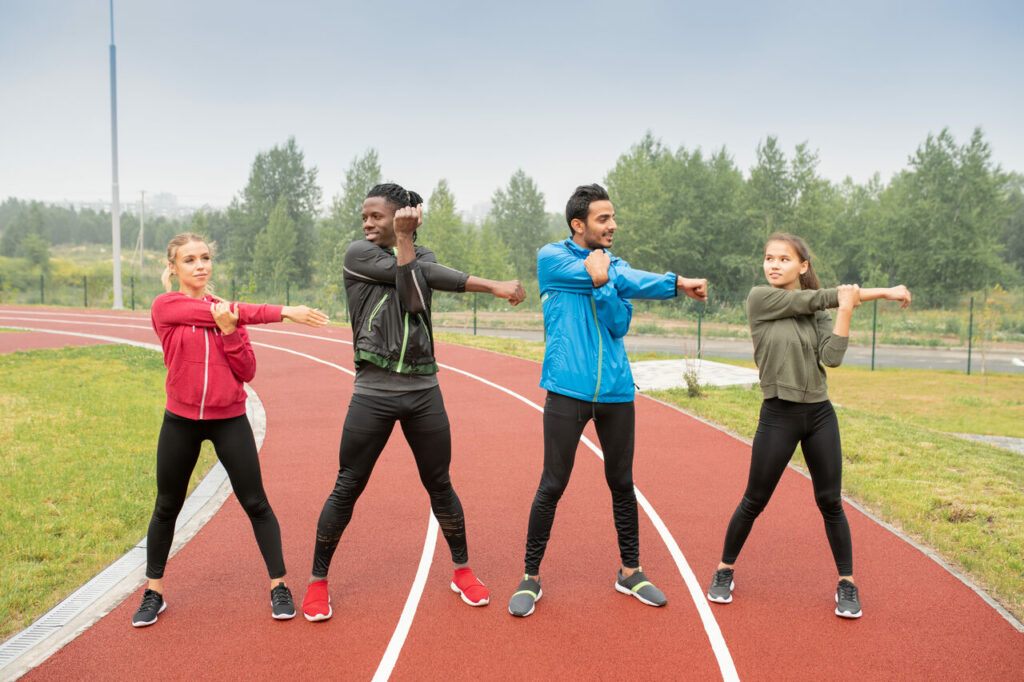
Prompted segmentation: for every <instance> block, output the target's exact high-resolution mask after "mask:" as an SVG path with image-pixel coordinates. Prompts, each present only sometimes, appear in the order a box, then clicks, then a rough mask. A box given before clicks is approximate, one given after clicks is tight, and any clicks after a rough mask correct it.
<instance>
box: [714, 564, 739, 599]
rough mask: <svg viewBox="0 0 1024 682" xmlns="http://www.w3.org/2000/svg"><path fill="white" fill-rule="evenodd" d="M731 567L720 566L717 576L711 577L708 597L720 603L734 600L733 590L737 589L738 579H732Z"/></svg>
mask: <svg viewBox="0 0 1024 682" xmlns="http://www.w3.org/2000/svg"><path fill="white" fill-rule="evenodd" d="M732 572H733V571H732V569H731V568H720V569H718V570H717V571H715V577H714V578H712V579H711V587H709V588H708V599H709V600H710V601H713V602H717V603H719V604H728V603H729V602H731V601H732V591H733V590H734V589H736V581H735V580H733V579H732Z"/></svg>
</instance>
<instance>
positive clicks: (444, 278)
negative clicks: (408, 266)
mask: <svg viewBox="0 0 1024 682" xmlns="http://www.w3.org/2000/svg"><path fill="white" fill-rule="evenodd" d="M430 255H431V258H433V256H434V254H433V253H431V254H430ZM420 271H421V272H422V273H423V279H425V280H426V281H427V286H428V287H430V288H431V289H433V290H434V291H456V292H459V293H462V292H464V291H465V290H466V280H468V279H469V274H468V273H465V272H460V271H458V270H456V269H455V268H450V267H448V266H447V265H441V264H440V263H438V262H437V261H435V260H427V259H426V258H421V259H420Z"/></svg>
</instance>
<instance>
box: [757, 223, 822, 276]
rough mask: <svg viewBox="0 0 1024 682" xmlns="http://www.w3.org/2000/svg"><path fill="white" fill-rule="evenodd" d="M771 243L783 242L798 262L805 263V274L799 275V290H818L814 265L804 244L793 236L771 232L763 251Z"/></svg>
mask: <svg viewBox="0 0 1024 682" xmlns="http://www.w3.org/2000/svg"><path fill="white" fill-rule="evenodd" d="M771 242H783V243H785V244H789V245H790V246H791V247H793V251H794V252H795V253H796V256H797V258H799V259H800V262H801V263H803V262H806V263H807V272H805V273H803V274H801V275H800V288H801V289H820V288H821V283H819V282H818V276H817V275H816V274H814V265H813V264H812V263H811V250H810V249H809V248H808V247H807V242H805V241H804V240H803V239H801V238H800V237H797V236H796V235H795V234H788V233H786V232H773V233H772V236H770V237H768V241H766V242H765V243H764V247H765V249H767V248H768V244H769V243H771Z"/></svg>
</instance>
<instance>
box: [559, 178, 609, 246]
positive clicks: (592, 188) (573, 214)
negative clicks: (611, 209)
mask: <svg viewBox="0 0 1024 682" xmlns="http://www.w3.org/2000/svg"><path fill="white" fill-rule="evenodd" d="M595 201H608V192H607V190H605V188H604V187H602V186H601V185H599V184H597V183H596V182H595V183H594V184H592V185H580V186H579V187H577V188H576V191H575V192H573V193H572V196H571V197H569V201H568V203H566V204H565V222H566V224H567V225H569V236H572V235H573V234H575V233H574V232H573V231H572V221H573V220H576V219H577V218H578V219H580V220H582V221H583V222H587V216H588V215H590V204H592V203H593V202H595Z"/></svg>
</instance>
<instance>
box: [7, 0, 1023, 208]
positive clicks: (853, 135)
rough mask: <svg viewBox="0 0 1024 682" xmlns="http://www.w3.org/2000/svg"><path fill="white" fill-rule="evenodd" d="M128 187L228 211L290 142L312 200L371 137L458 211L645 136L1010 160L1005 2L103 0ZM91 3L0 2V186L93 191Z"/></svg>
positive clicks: (420, 186) (1017, 133)
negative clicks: (982, 142)
mask: <svg viewBox="0 0 1024 682" xmlns="http://www.w3.org/2000/svg"><path fill="white" fill-rule="evenodd" d="M114 12H115V17H114V31H115V39H116V44H117V87H118V125H119V131H118V136H119V137H118V141H119V148H120V189H121V202H122V205H125V204H127V203H129V202H137V201H138V198H139V192H140V190H145V191H146V192H147V195H150V196H151V195H152V194H155V193H158V192H168V193H172V194H175V195H177V197H178V199H179V201H180V202H181V203H183V204H188V205H195V206H198V205H201V204H210V205H213V206H223V205H226V204H227V203H228V202H230V200H231V198H232V197H233V196H234V195H236V194H237V193H238V192H239V191H240V190H241V189H242V188H243V187H244V186H245V183H246V181H247V179H248V173H249V169H250V167H251V164H252V161H253V158H254V156H255V155H256V153H257V152H259V151H263V150H267V149H269V148H271V147H272V146H274V145H275V144H281V143H283V142H284V141H285V140H287V138H288V137H289V136H294V137H295V138H296V141H297V143H298V145H299V147H300V148H301V149H302V150H303V151H304V152H305V155H306V161H307V164H309V165H313V166H316V167H317V168H318V169H319V179H320V185H321V187H322V188H323V192H324V199H325V201H329V200H330V199H331V198H332V197H333V196H334V195H336V194H337V193H338V192H339V191H340V189H341V182H342V179H343V177H344V172H345V169H346V168H347V167H348V165H349V163H350V162H351V161H352V159H353V158H354V157H355V156H356V155H359V154H362V153H363V152H364V151H365V150H366V149H368V148H371V147H372V148H375V149H377V150H378V152H379V153H380V158H381V165H382V167H383V171H384V175H385V177H386V178H387V179H390V180H394V181H396V182H399V183H401V184H403V185H405V186H406V187H408V188H411V189H415V190H417V191H419V192H420V193H421V194H423V195H425V196H427V195H429V193H430V191H431V190H432V188H433V187H434V186H435V185H436V184H437V181H438V180H439V179H441V178H447V179H448V181H449V183H450V185H451V187H452V190H453V191H454V193H455V197H456V201H457V202H458V206H459V208H460V209H462V210H468V209H471V208H472V207H473V206H474V205H475V204H478V203H481V202H485V201H487V200H488V199H489V198H490V196H491V195H492V194H493V192H494V190H495V189H496V188H497V187H499V186H503V185H505V184H506V183H507V182H508V179H509V176H510V175H511V174H512V173H513V172H514V171H515V170H516V169H517V168H522V169H523V170H524V171H525V172H526V173H527V174H528V175H529V176H531V177H532V178H533V179H534V180H535V181H536V182H537V184H538V186H539V187H540V189H541V191H542V192H544V195H545V197H546V200H547V204H548V207H549V209H550V210H556V211H558V210H561V209H562V208H563V207H564V202H565V199H566V198H567V197H568V195H569V194H570V193H571V191H572V189H573V187H575V186H576V185H577V184H580V183H585V182H594V181H600V180H602V179H603V178H604V176H605V174H606V173H607V172H608V171H609V170H610V169H611V168H612V167H613V166H614V164H615V161H616V159H617V158H618V157H619V155H621V154H623V153H625V152H626V151H628V149H629V147H630V145H632V144H634V143H635V142H637V141H638V140H639V139H640V138H641V136H642V135H643V134H644V132H645V131H646V130H651V131H652V132H653V133H654V134H655V136H657V137H659V138H661V139H662V140H663V141H664V143H665V144H667V145H668V146H670V147H671V148H673V149H675V148H677V147H679V146H680V145H685V146H686V147H687V148H690V149H692V148H695V147H701V148H703V149H704V150H706V151H712V150H715V149H718V148H720V147H722V146H725V147H726V149H727V150H728V151H729V152H730V153H731V154H732V156H733V158H734V159H735V162H736V164H737V165H738V166H739V167H740V168H741V169H742V170H743V171H744V173H746V172H747V171H748V170H749V168H750V167H751V166H752V165H753V163H754V157H755V148H756V146H757V144H758V143H759V142H761V141H763V140H764V139H765V137H766V136H767V135H777V136H778V137H779V140H780V142H781V144H782V146H783V148H784V149H785V150H786V151H787V153H791V152H792V149H793V147H794V146H795V145H796V144H797V143H799V142H802V141H805V140H806V141H808V142H809V143H810V146H811V147H812V148H814V149H817V150H818V151H819V153H820V157H821V164H820V166H819V169H820V172H821V173H822V174H823V175H824V176H825V177H827V178H829V179H832V180H835V181H840V180H842V179H843V178H844V177H846V176H848V175H849V176H851V177H852V178H853V179H854V180H855V181H857V182H863V181H865V180H866V179H867V178H869V177H870V176H871V175H872V174H873V173H875V172H876V171H877V172H879V173H881V176H882V179H883V180H885V181H887V180H888V179H889V178H890V177H891V176H892V175H893V174H894V173H896V172H898V171H899V170H900V169H901V168H904V167H905V166H906V163H907V157H908V156H909V155H910V154H911V153H913V151H914V150H915V149H916V147H917V146H918V145H919V144H920V143H921V142H922V141H923V140H924V139H925V136H926V135H927V134H928V133H929V132H932V133H937V132H938V131H940V130H941V129H942V128H943V127H949V128H950V129H951V131H952V132H953V134H954V135H955V136H956V138H957V140H958V141H960V142H965V141H966V140H967V138H968V136H969V135H970V133H971V131H972V130H973V128H974V127H976V126H980V127H981V128H982V129H983V130H984V132H985V135H986V139H987V140H988V141H989V143H990V144H991V146H992V148H993V151H994V158H995V160H996V161H997V162H998V163H1000V164H1001V165H1002V166H1003V167H1004V168H1005V169H1010V170H1017V171H1024V124H1022V121H1024V106H1022V105H1024V77H1022V73H1024V39H1022V36H1024V3H1022V2H1019V1H1016V2H1009V1H1008V2H986V1H984V0H982V1H980V2H978V1H975V2H967V1H963V2H940V1H932V2H918V1H914V2H900V1H899V0H886V1H881V2H876V1H875V0H859V1H857V2H851V1H849V0H845V1H844V2H829V1H826V0H817V1H809V2H754V1H750V2H730V1H722V2H717V3H712V2H708V1H707V0H704V1H703V2H699V3H690V2H680V1H673V2H650V1H648V0H618V1H616V2H602V1H600V0H596V1H591V2H587V3H562V2H558V1H557V0H555V1H552V0H547V1H545V2H535V1H534V0H518V1H517V2H505V3H489V2H482V1H480V0H475V1H470V2H453V1H450V0H435V1H434V2H407V1H406V0H393V1H392V2H344V1H333V2H326V1H324V2H313V1H310V0H292V1H291V2H279V1H269V0H246V1H244V2H241V1H239V2H228V1H224V0H174V1H173V2H167V0H160V1H156V0H132V1H131V2H125V1H123V0H121V1H117V2H115V3H114ZM109 44H110V16H109V4H108V0H0V198H3V197H8V196H14V197H18V198H22V199H41V200H47V201H60V200H71V201H90V200H109V198H110V194H111V156H110V134H111V133H110V90H109V63H108V52H109V47H108V46H109Z"/></svg>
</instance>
